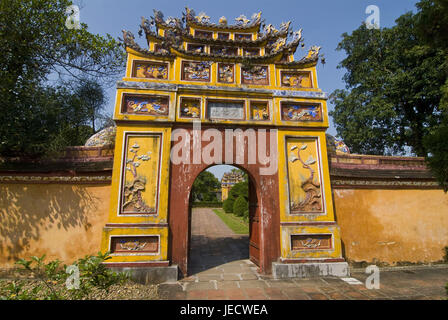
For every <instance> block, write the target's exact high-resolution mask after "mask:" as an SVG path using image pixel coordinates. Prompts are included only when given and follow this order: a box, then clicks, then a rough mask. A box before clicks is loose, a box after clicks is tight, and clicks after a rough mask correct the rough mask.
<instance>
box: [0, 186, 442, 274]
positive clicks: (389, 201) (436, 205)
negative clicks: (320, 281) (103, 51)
mask: <svg viewBox="0 0 448 320" xmlns="http://www.w3.org/2000/svg"><path fill="white" fill-rule="evenodd" d="M110 189H111V188H110V185H106V184H101V185H74V184H1V185H0V219H1V224H0V268H10V267H13V266H14V261H16V260H17V259H18V258H27V257H30V256H32V255H36V256H40V255H42V254H44V253H45V254H46V255H47V257H48V259H56V258H58V259H60V260H63V261H64V262H65V263H71V262H73V261H75V260H76V259H78V258H80V257H83V256H84V255H86V254H96V253H97V252H98V251H99V250H100V248H101V234H102V230H103V227H104V225H105V224H106V222H107V218H108V215H109V203H110V194H111V193H110V191H111V190H110ZM333 197H334V202H335V215H336V222H337V223H338V225H339V226H340V235H341V237H342V242H343V246H344V249H345V254H344V257H345V258H347V260H349V261H351V262H362V261H366V262H376V261H380V262H385V263H389V264H394V263H397V262H399V261H402V262H413V263H418V262H436V261H440V260H441V259H443V255H444V252H443V248H444V247H445V246H448V214H447V212H448V195H447V194H444V193H443V191H441V190H429V189H427V190H423V189H420V190H417V189H415V190H407V189H397V190H378V189H377V190H373V189H334V190H333ZM285 230H286V229H285V228H283V229H282V232H285ZM331 231H332V230H330V231H329V233H331Z"/></svg>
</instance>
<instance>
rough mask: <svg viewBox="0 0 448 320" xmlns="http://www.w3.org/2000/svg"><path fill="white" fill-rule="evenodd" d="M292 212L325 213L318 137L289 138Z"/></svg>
mask: <svg viewBox="0 0 448 320" xmlns="http://www.w3.org/2000/svg"><path fill="white" fill-rule="evenodd" d="M286 148H287V149H286V151H287V161H288V186H289V201H290V213H291V214H304V213H323V212H324V199H323V190H322V179H321V170H320V155H319V145H318V140H317V138H292V137H291V138H287V140H286Z"/></svg>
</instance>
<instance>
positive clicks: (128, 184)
mask: <svg viewBox="0 0 448 320" xmlns="http://www.w3.org/2000/svg"><path fill="white" fill-rule="evenodd" d="M160 144H161V135H160V134H126V140H125V155H124V157H125V158H124V159H123V163H124V164H123V173H122V175H123V176H122V187H121V204H120V213H121V214H156V213H157V199H158V191H159V167H160Z"/></svg>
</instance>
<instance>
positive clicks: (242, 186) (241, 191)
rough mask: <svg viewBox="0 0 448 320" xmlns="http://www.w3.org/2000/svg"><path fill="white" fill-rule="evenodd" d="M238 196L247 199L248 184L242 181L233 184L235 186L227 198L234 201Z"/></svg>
mask: <svg viewBox="0 0 448 320" xmlns="http://www.w3.org/2000/svg"><path fill="white" fill-rule="evenodd" d="M239 196H242V197H244V199H246V200H247V199H249V182H248V181H242V182H238V183H235V185H234V186H233V187H232V189H230V191H229V198H231V199H232V200H236V199H237V198H238V197H239Z"/></svg>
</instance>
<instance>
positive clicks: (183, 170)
mask: <svg viewBox="0 0 448 320" xmlns="http://www.w3.org/2000/svg"><path fill="white" fill-rule="evenodd" d="M215 128H216V127H215ZM182 129H183V130H185V132H188V134H189V137H193V128H191V127H190V126H185V127H183V128H182ZM206 129H207V127H205V126H203V128H202V129H201V133H200V135H202V132H203V131H204V130H206ZM244 129H245V128H243V130H244ZM215 130H217V131H218V132H219V133H220V134H221V136H222V139H223V140H225V127H221V128H218V129H215ZM270 139H271V137H270V135H267V136H266V144H269V143H270ZM191 140H193V138H191ZM235 142H237V141H236V139H235V141H234V143H233V144H232V145H233V153H232V154H233V158H234V159H233V160H234V161H233V162H231V161H226V164H228V165H233V166H236V167H238V168H239V169H241V170H244V171H245V172H247V174H248V176H249V185H250V187H249V190H250V193H249V213H250V214H249V216H250V219H249V224H250V239H249V244H250V245H249V257H250V260H251V261H253V262H254V263H255V264H256V265H257V266H259V269H260V272H261V273H270V272H271V268H272V262H274V261H276V260H277V259H278V258H279V257H280V234H279V230H280V221H279V212H278V205H276V204H278V202H279V190H278V173H277V172H276V173H274V174H271V175H262V174H260V170H259V169H260V167H262V166H263V165H261V164H260V163H255V164H251V163H247V162H248V161H247V160H246V159H247V155H246V157H245V160H246V161H244V163H237V150H238V148H237V145H236V143H235ZM227 143H228V141H226V143H224V144H223V145H222V154H225V153H226V147H227V148H228V145H229V144H227ZM172 144H174V143H172ZM193 144H194V143H193V141H191V143H190V145H191V146H193ZM207 144H208V142H207V141H201V147H202V148H204V147H205V146H206V145H207ZM244 144H245V150H247V145H248V141H247V140H244ZM192 149H193V148H191V150H190V151H191V154H190V156H191V157H190V158H191V159H193V150H192ZM215 164H216V163H213V164H207V163H203V162H202V161H201V163H196V164H195V163H178V164H176V163H173V162H171V166H170V184H169V187H170V192H169V197H170V199H169V215H168V221H169V227H170V228H169V230H170V231H169V248H168V255H169V257H170V260H171V261H172V262H173V263H175V264H177V265H178V266H179V270H180V272H181V275H183V276H186V275H187V274H188V273H189V272H188V252H189V248H190V236H191V233H190V230H191V219H190V218H191V211H190V205H189V199H190V193H191V188H192V186H193V183H194V181H195V179H196V177H197V176H198V175H199V174H200V172H202V171H204V170H206V169H207V168H209V167H211V166H212V165H215ZM218 164H220V163H218ZM265 235H266V236H265Z"/></svg>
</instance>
